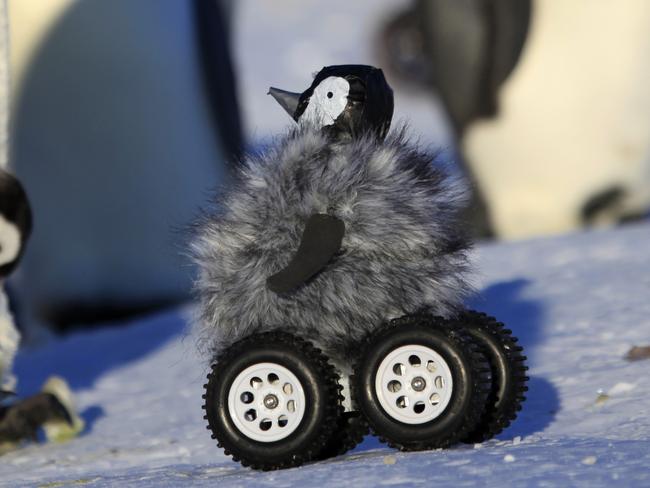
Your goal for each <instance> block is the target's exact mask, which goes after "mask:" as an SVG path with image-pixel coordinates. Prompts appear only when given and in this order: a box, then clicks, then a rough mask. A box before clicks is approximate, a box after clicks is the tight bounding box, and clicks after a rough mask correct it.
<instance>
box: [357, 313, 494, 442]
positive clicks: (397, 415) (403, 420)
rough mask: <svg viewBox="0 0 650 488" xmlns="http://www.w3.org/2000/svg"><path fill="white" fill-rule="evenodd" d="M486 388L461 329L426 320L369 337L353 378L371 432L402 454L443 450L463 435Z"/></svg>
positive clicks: (407, 320) (480, 364)
mask: <svg viewBox="0 0 650 488" xmlns="http://www.w3.org/2000/svg"><path fill="white" fill-rule="evenodd" d="M490 386H491V383H490V370H489V367H488V364H487V362H486V360H485V358H484V356H483V354H482V353H481V352H480V351H479V350H478V348H477V347H476V345H475V344H474V342H473V340H472V339H471V337H470V336H468V335H467V333H466V332H465V331H464V330H463V328H462V327H461V326H459V325H458V324H456V323H455V322H452V321H448V320H445V319H442V318H440V317H433V316H430V315H425V314H420V315H411V316H405V317H402V318H400V319H396V320H393V321H391V322H390V323H389V324H387V325H386V326H384V327H383V328H381V329H380V330H378V331H377V332H376V333H375V334H373V336H372V337H371V338H370V340H369V341H368V342H367V344H366V347H365V349H364V352H363V354H362V356H361V360H360V361H359V363H358V364H357V367H356V369H355V375H354V379H353V388H354V394H355V398H356V400H357V403H358V406H359V408H360V410H361V412H362V413H363V414H364V416H365V417H366V419H367V420H368V423H369V424H370V427H371V429H372V431H373V432H374V433H375V434H377V435H378V436H379V437H380V438H381V439H382V440H383V441H386V442H388V444H389V445H391V446H393V447H397V448H399V449H401V450H422V449H434V448H440V447H448V446H449V445H451V444H453V443H455V442H457V441H459V440H461V439H463V438H464V437H466V435H467V433H468V432H470V431H472V430H473V429H474V427H475V426H476V424H477V422H478V421H479V420H480V418H481V416H482V413H483V409H484V408H485V400H486V397H487V393H488V392H489V390H490Z"/></svg>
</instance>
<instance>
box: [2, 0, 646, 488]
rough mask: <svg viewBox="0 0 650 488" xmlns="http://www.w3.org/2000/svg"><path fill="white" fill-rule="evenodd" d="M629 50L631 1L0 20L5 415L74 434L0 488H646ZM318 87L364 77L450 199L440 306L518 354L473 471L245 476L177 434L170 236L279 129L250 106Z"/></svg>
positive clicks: (448, 465) (176, 292)
mask: <svg viewBox="0 0 650 488" xmlns="http://www.w3.org/2000/svg"><path fill="white" fill-rule="evenodd" d="M3 7H6V11H5V10H4V9H3ZM4 13H6V14H7V15H6V16H5V15H3V14H4ZM3 19H4V21H6V22H3ZM3 27H4V29H3ZM3 34H7V35H6V36H3ZM7 41H8V42H7ZM649 48H650V2H648V1H647V0H530V1H529V0H323V1H316V0H273V1H272V2H270V1H260V0H237V1H236V0H0V166H1V165H2V164H3V159H6V158H5V156H8V160H9V163H10V167H11V168H12V170H13V171H14V172H15V173H16V174H17V175H18V177H19V178H20V179H21V181H22V182H23V183H24V186H25V187H26V190H27V193H28V194H29V197H30V199H31V203H32V207H33V214H34V233H33V235H32V238H31V239H30V241H29V242H28V245H27V254H26V256H25V259H24V260H23V261H22V262H21V265H20V267H19V268H18V270H17V273H14V274H13V275H12V276H11V279H10V282H9V283H8V286H7V288H8V292H9V294H10V298H11V304H12V308H13V310H14V312H15V314H16V316H17V320H18V324H19V326H20V328H21V329H22V332H23V338H24V341H23V346H25V347H23V348H22V350H21V351H20V353H19V354H18V356H17V358H16V362H15V364H14V369H13V370H14V372H15V374H16V376H17V378H18V390H17V393H18V396H19V397H20V398H25V397H27V396H29V395H31V394H33V393H34V392H36V391H38V389H39V388H41V385H42V384H43V382H44V381H45V380H46V378H47V377H48V376H50V375H52V374H57V375H60V376H62V377H64V378H65V379H66V380H67V381H68V383H69V384H70V387H71V389H72V390H73V392H74V397H75V400H76V404H77V410H78V411H79V414H80V416H81V417H82V418H83V419H84V421H85V425H86V427H85V429H84V431H83V432H81V434H80V436H79V437H78V438H75V439H74V440H73V441H72V442H69V443H67V444H51V443H48V444H31V445H29V446H26V447H23V448H21V449H20V450H18V451H16V452H11V453H8V454H5V455H3V457H2V461H1V462H0V484H2V485H3V486H4V484H8V485H11V486H26V485H29V486H77V485H80V484H83V485H89V486H90V485H92V486H134V485H137V486H154V487H160V486H176V485H178V484H180V483H181V482H182V483H183V484H192V486H215V485H218V486H220V487H222V486H224V487H225V486H260V487H267V486H268V487H273V488H277V487H278V486H322V487H329V486H333V487H341V486H379V485H382V486H388V485H395V486H431V484H432V482H433V483H436V484H437V485H439V486H456V485H459V484H462V485H463V486H480V487H483V486H510V485H513V486H542V485H544V486H575V485H584V486H590V487H592V486H606V487H609V486H611V485H612V484H615V485H620V486H639V487H641V486H644V487H645V486H649V485H650V479H649V478H650V473H649V472H648V468H647V467H648V465H649V464H650V451H649V450H648V439H649V438H650V419H649V418H648V415H647V413H646V411H645V410H644V409H647V408H646V406H647V405H648V403H649V402H650V377H648V375H647V364H648V357H649V356H648V351H650V346H648V344H649V343H650V336H649V333H650V332H649V331H650V327H649V325H650V322H649V317H650V302H649V301H648V296H649V290H650V273H648V266H649V263H650V247H648V245H647V242H648V240H649V238H650V221H648V208H649V207H650V89H648V87H650V56H648V54H647V53H648V52H649V51H650V49H649ZM344 63H365V64H373V65H376V66H380V67H382V68H383V69H384V72H385V74H386V77H387V79H388V81H389V82H390V84H391V85H392V86H393V88H394V90H395V104H396V116H395V124H396V125H398V124H400V123H401V121H408V122H409V124H410V132H411V133H412V134H413V137H414V138H417V139H419V141H420V143H421V144H423V145H425V146H429V147H430V148H431V149H432V150H437V149H442V150H443V151H444V155H445V156H446V158H447V159H449V160H450V161H452V162H453V163H455V166H453V167H454V168H456V170H457V171H458V172H459V173H460V174H463V175H464V177H465V178H466V179H467V181H468V182H470V184H471V185H472V199H471V204H470V206H469V207H468V209H467V211H466V213H465V216H464V217H465V219H466V220H467V223H468V225H470V228H471V229H472V233H473V234H474V236H475V237H476V238H477V239H478V240H479V244H478V246H477V249H476V252H475V253H474V255H473V257H474V260H475V262H476V265H477V266H476V267H477V271H476V272H475V273H474V274H473V275H472V280H473V281H474V283H475V285H476V288H477V290H478V292H479V293H478V294H477V295H476V296H475V297H473V298H472V299H471V301H469V302H468V303H467V306H468V307H471V308H476V309H478V310H482V311H485V312H487V313H489V314H491V315H494V316H496V317H497V318H498V319H499V320H501V321H503V322H504V323H506V324H507V326H508V328H511V329H512V330H513V333H514V334H515V335H516V336H517V337H518V338H519V339H520V344H522V345H523V346H524V347H525V351H526V355H527V356H528V365H529V366H530V370H529V371H528V374H529V376H530V381H529V386H530V390H529V391H528V392H527V397H528V398H527V400H526V403H525V404H524V406H523V410H522V411H521V412H520V414H519V417H518V419H517V420H516V421H515V422H514V423H513V424H512V425H511V426H510V427H509V428H508V429H506V430H505V431H504V432H502V433H501V434H500V435H499V436H497V438H495V439H492V440H490V441H488V442H486V443H484V444H481V445H476V446H474V447H473V448H472V446H465V447H459V448H452V449H449V450H444V451H439V450H438V451H435V452H419V453H398V452H397V451H395V450H393V449H390V448H388V447H386V446H382V445H381V444H380V443H379V442H378V441H377V440H376V439H373V438H371V437H367V438H366V439H365V440H364V442H363V443H362V444H361V445H360V446H358V447H357V448H356V449H355V450H354V451H352V452H351V453H348V454H347V455H345V456H339V457H337V458H335V459H332V460H328V461H324V462H318V463H313V464H310V465H307V466H304V467H302V468H300V469H291V470H283V471H282V472H273V473H260V472H253V471H250V470H248V469H246V468H242V467H241V466H239V465H238V464H235V463H233V462H232V461H231V460H230V458H229V457H228V456H225V455H224V453H223V451H222V450H220V449H218V448H217V447H216V446H215V442H214V441H213V440H212V439H210V435H209V433H208V432H207V431H206V429H205V424H204V422H203V421H202V420H201V416H202V414H203V411H202V410H201V405H202V403H203V400H202V399H201V394H202V393H203V387H202V384H203V383H204V382H205V374H206V370H207V369H208V368H209V366H208V365H207V361H206V358H203V357H201V356H200V355H199V354H198V353H197V347H196V341H197V340H196V337H195V335H193V333H192V332H191V331H190V330H189V327H188V324H189V323H190V322H191V320H190V316H191V314H192V307H191V306H189V307H186V306H185V305H184V304H186V303H187V302H188V301H189V299H190V288H191V282H192V276H193V273H194V269H193V268H192V266H191V264H190V262H189V260H188V259H186V258H185V257H184V255H183V254H184V252H185V249H186V248H187V242H186V241H187V238H188V227H189V226H190V224H191V222H192V221H193V220H194V219H195V218H196V217H197V216H198V214H199V209H200V208H201V207H204V206H205V205H206V204H207V203H208V201H209V200H210V198H211V195H212V193H213V191H214V190H215V189H227V188H228V186H229V185H230V183H231V174H232V170H233V168H234V167H235V166H236V164H237V161H238V160H239V158H240V157H241V154H242V153H243V152H244V151H248V150H252V151H257V150H260V149H262V148H264V147H265V146H267V145H268V144H272V141H273V137H274V136H275V135H276V134H278V133H281V132H282V131H284V130H285V129H286V128H287V127H289V126H290V125H291V124H292V123H293V122H292V121H291V120H290V119H289V117H288V116H287V115H286V113H285V112H284V110H282V108H281V107H279V106H278V105H277V104H276V103H275V101H274V100H273V99H272V98H271V97H269V96H267V95H266V93H267V90H268V88H269V86H270V85H272V86H275V87H278V88H282V89H285V90H290V91H295V92H298V91H302V90H304V89H305V88H307V87H308V86H309V85H310V83H311V76H312V73H314V72H316V71H318V70H319V69H320V68H322V67H323V66H325V65H329V64H344ZM9 83H10V87H11V88H10V89H9ZM3 93H4V95H3ZM6 108H9V109H10V114H7V113H6V112H7V111H6V110H5V109H6ZM7 115H10V120H9V117H7ZM6 120H9V126H10V128H9V131H8V132H7V131H5V130H3V128H2V127H4V121H6ZM7 143H8V151H7ZM629 221H636V222H634V223H627V222H629ZM595 227H598V229H594V228H595ZM602 228H604V229H602ZM178 304H183V305H180V306H179V305H178ZM90 327H94V329H93V330H89V328H90ZM73 329H82V330H73ZM644 358H645V360H643V359H644Z"/></svg>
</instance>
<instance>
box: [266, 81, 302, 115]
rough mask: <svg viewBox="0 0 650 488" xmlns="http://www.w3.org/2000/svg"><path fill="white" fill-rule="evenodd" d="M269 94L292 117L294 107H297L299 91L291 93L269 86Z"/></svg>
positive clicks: (294, 111)
mask: <svg viewBox="0 0 650 488" xmlns="http://www.w3.org/2000/svg"><path fill="white" fill-rule="evenodd" d="M268 94H269V95H271V96H272V97H273V98H275V101H276V102H278V103H279V104H280V105H281V106H282V108H283V109H284V110H286V112H287V113H288V114H289V116H290V117H291V118H292V119H293V118H294V114H295V113H296V109H297V108H298V100H300V93H292V92H288V91H284V90H280V89H279V88H273V87H271V88H269V93H268Z"/></svg>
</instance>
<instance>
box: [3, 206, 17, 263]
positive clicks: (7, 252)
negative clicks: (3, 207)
mask: <svg viewBox="0 0 650 488" xmlns="http://www.w3.org/2000/svg"><path fill="white" fill-rule="evenodd" d="M18 253H20V231H19V230H18V227H16V226H15V225H14V224H13V223H11V222H9V221H8V220H7V219H5V217H4V215H0V266H4V265H5V264H7V263H10V262H12V261H13V260H14V259H16V257H17V256H18Z"/></svg>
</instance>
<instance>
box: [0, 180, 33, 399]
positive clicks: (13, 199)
mask: <svg viewBox="0 0 650 488" xmlns="http://www.w3.org/2000/svg"><path fill="white" fill-rule="evenodd" d="M31 230H32V213H31V209H30V206H29V201H28V199H27V195H26V193H25V190H24V189H23V187H22V185H21V184H20V182H19V181H18V180H17V179H16V178H14V177H13V176H12V175H11V174H9V173H8V172H6V171H5V170H3V169H0V394H1V393H2V391H10V390H13V388H14V386H15V378H14V377H13V376H12V375H11V365H12V363H13V359H14V356H15V354H16V351H17V349H18V344H19V342H20V334H19V333H18V330H17V329H16V327H15V325H14V320H13V317H12V315H11V311H10V310H9V303H8V300H7V296H6V295H5V292H4V280H5V279H6V278H7V277H8V276H9V275H10V274H11V273H12V272H13V270H14V269H15V268H16V266H17V265H18V262H19V261H20V259H21V257H22V255H23V252H24V250H25V244H26V243H27V239H28V238H29V235H30V234H31ZM0 399H1V398H0Z"/></svg>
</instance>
